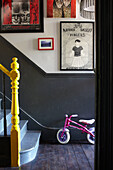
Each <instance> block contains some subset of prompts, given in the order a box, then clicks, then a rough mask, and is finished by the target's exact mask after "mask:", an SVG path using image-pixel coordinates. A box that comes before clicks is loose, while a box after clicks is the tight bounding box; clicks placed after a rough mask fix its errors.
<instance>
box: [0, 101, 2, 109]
mask: <svg viewBox="0 0 113 170" xmlns="http://www.w3.org/2000/svg"><path fill="white" fill-rule="evenodd" d="M1 103H2V99H0V110H1Z"/></svg>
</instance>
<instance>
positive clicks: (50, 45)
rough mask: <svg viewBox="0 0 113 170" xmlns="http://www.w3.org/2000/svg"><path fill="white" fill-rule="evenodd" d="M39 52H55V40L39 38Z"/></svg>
mask: <svg viewBox="0 0 113 170" xmlns="http://www.w3.org/2000/svg"><path fill="white" fill-rule="evenodd" d="M38 50H54V38H38Z"/></svg>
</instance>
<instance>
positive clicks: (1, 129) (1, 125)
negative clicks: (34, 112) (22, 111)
mask: <svg viewBox="0 0 113 170" xmlns="http://www.w3.org/2000/svg"><path fill="white" fill-rule="evenodd" d="M11 117H12V115H11V113H10V114H8V115H7V116H6V120H7V126H8V125H9V124H10V123H11ZM3 130H4V118H2V119H1V120H0V133H1V132H2V131H3Z"/></svg>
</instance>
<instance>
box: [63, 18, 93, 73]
mask: <svg viewBox="0 0 113 170" xmlns="http://www.w3.org/2000/svg"><path fill="white" fill-rule="evenodd" d="M60 34H61V36H60V40H61V48H60V58H61V62H60V70H94V23H93V22H68V21H66V22H61V23H60Z"/></svg>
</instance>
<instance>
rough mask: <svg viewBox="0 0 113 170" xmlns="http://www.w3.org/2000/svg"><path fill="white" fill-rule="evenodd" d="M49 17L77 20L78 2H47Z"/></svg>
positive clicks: (57, 0) (49, 0)
mask: <svg viewBox="0 0 113 170" xmlns="http://www.w3.org/2000/svg"><path fill="white" fill-rule="evenodd" d="M47 17H50V18H76V0H47Z"/></svg>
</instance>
